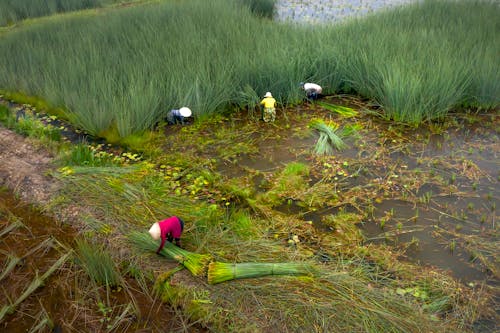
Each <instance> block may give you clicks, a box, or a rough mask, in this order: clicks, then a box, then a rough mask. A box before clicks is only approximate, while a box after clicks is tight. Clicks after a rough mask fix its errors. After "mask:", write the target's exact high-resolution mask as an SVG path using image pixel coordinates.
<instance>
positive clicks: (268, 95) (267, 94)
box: [264, 91, 273, 97]
mask: <svg viewBox="0 0 500 333" xmlns="http://www.w3.org/2000/svg"><path fill="white" fill-rule="evenodd" d="M264 97H273V95H271V93H270V92H269V91H268V92H266V94H265V95H264Z"/></svg>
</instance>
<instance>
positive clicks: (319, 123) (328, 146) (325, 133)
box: [309, 119, 347, 155]
mask: <svg viewBox="0 0 500 333" xmlns="http://www.w3.org/2000/svg"><path fill="white" fill-rule="evenodd" d="M309 127H311V128H313V129H315V130H317V131H318V132H319V138H318V141H317V142H316V147H315V153H316V154H318V155H330V154H332V153H333V149H337V150H342V149H344V148H346V147H347V146H346V144H345V143H344V141H343V140H342V139H341V138H340V136H338V135H337V133H336V131H337V129H338V126H336V125H335V124H333V125H328V124H326V123H325V122H324V121H323V120H321V119H313V120H312V121H311V123H310V124H309Z"/></svg>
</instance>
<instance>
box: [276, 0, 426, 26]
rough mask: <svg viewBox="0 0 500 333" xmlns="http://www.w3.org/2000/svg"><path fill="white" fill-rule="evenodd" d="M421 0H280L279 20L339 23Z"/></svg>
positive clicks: (277, 4)
mask: <svg viewBox="0 0 500 333" xmlns="http://www.w3.org/2000/svg"><path fill="white" fill-rule="evenodd" d="M418 1H419V0H341V1H331V0H320V1H313V0H278V1H277V2H276V6H275V9H276V14H275V15H276V16H275V19H276V20H277V21H291V22H297V23H308V24H311V23H312V24H318V23H339V22H342V21H344V20H346V19H349V18H353V17H361V16H365V15H368V14H372V13H374V12H378V11H381V10H389V9H392V8H395V7H398V6H403V5H407V4H411V3H415V2H418Z"/></svg>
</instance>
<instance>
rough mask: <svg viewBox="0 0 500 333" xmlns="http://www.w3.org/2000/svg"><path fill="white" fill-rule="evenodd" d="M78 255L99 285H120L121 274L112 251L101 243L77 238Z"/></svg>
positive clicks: (81, 263)
mask: <svg viewBox="0 0 500 333" xmlns="http://www.w3.org/2000/svg"><path fill="white" fill-rule="evenodd" d="M76 246H77V257H78V260H79V262H80V265H81V266H82V267H83V269H84V270H85V271H86V272H87V274H88V275H89V277H90V278H91V279H92V280H93V281H94V282H96V283H98V284H99V285H104V286H107V287H108V286H109V287H115V286H118V285H120V283H121V280H122V278H121V276H120V273H119V272H118V270H117V268H116V265H115V262H114V261H113V258H112V257H111V255H110V253H109V252H108V251H107V250H106V249H105V248H104V247H103V246H99V245H94V244H91V243H89V242H88V241H86V240H77V241H76Z"/></svg>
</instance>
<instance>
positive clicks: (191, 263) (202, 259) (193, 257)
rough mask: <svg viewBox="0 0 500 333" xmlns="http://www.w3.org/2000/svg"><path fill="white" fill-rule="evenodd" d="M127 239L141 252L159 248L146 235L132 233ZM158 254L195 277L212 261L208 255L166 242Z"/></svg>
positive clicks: (156, 243)
mask: <svg viewBox="0 0 500 333" xmlns="http://www.w3.org/2000/svg"><path fill="white" fill-rule="evenodd" d="M129 239H130V241H131V242H132V243H133V244H134V245H135V246H136V247H137V248H139V249H141V250H143V251H156V250H157V249H158V246H159V244H158V242H157V241H155V240H154V239H152V238H151V236H150V235H149V234H148V233H142V232H133V233H131V234H130V235H129ZM160 254H161V255H163V256H165V257H170V258H172V259H175V260H176V261H178V262H179V263H181V264H182V265H184V267H186V268H187V269H188V270H189V271H190V272H191V273H192V274H193V275H195V276H198V275H202V274H203V273H204V272H205V270H206V267H207V265H208V263H209V262H210V260H211V259H212V256H211V255H209V254H197V253H193V252H189V251H186V250H184V249H181V248H180V247H178V246H176V245H174V244H172V243H170V242H168V241H167V242H165V246H164V247H163V249H162V250H161V251H160Z"/></svg>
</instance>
